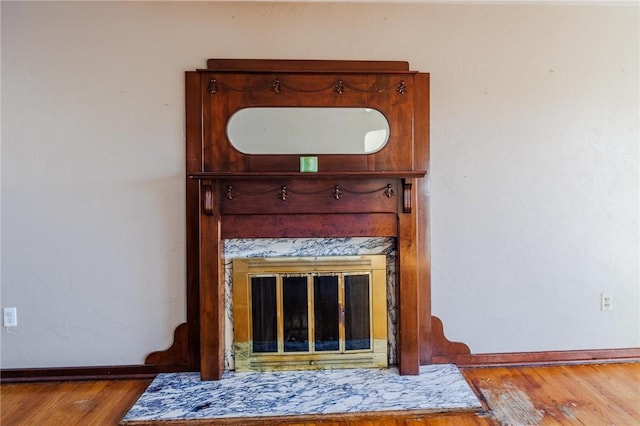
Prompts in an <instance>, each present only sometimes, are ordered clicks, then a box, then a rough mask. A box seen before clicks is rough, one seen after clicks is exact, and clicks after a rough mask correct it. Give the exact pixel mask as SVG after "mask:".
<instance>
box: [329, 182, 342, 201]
mask: <svg viewBox="0 0 640 426" xmlns="http://www.w3.org/2000/svg"><path fill="white" fill-rule="evenodd" d="M331 196H332V197H333V198H335V199H336V200H339V199H340V198H342V191H340V185H336V186H334V187H333V192H332V193H331Z"/></svg>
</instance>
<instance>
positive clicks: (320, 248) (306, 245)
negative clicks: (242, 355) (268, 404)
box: [223, 237, 397, 370]
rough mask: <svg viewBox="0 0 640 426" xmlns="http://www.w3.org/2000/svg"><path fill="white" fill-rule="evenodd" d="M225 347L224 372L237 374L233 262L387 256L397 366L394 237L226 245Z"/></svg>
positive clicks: (391, 351)
mask: <svg viewBox="0 0 640 426" xmlns="http://www.w3.org/2000/svg"><path fill="white" fill-rule="evenodd" d="M223 247H224V248H223V259H224V278H225V279H224V283H225V292H224V293H225V296H224V312H225V327H224V329H225V345H224V368H225V370H233V369H234V366H235V363H234V353H233V282H232V260H233V259H235V258H241V257H277V256H298V257H303V256H353V255H369V254H383V255H385V256H386V264H387V274H386V275H387V359H388V362H389V365H395V364H396V332H397V306H396V284H395V283H396V279H395V271H396V266H395V262H396V244H395V238H390V237H344V238H239V239H227V240H224V241H223Z"/></svg>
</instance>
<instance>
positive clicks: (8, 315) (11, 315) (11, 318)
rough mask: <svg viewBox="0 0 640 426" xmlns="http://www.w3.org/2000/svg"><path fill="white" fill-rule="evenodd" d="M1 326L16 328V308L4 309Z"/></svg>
mask: <svg viewBox="0 0 640 426" xmlns="http://www.w3.org/2000/svg"><path fill="white" fill-rule="evenodd" d="M3 324H4V326H5V327H17V326H18V310H17V309H16V308H4V322H3Z"/></svg>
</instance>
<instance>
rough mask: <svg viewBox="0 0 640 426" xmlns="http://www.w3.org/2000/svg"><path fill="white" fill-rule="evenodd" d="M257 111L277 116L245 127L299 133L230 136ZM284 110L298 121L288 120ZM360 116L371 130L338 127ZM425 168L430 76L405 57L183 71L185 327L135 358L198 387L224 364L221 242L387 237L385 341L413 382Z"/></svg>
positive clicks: (422, 295)
mask: <svg viewBox="0 0 640 426" xmlns="http://www.w3.org/2000/svg"><path fill="white" fill-rule="evenodd" d="M265 110H269V112H272V113H273V115H270V117H277V118H275V119H273V118H272V119H266V120H264V121H261V122H260V124H259V125H258V126H256V129H257V130H260V129H263V127H264V126H271V125H273V126H272V127H275V128H276V130H278V131H280V130H282V129H289V127H290V126H288V124H295V126H291V127H296V128H297V129H298V130H302V131H303V133H302V134H300V133H295V136H292V137H291V138H289V136H290V135H288V134H287V135H284V136H282V134H279V135H277V136H275V137H274V136H273V134H269V137H268V138H267V137H266V136H265V135H263V133H261V132H257V133H251V134H250V135H249V136H247V135H246V134H245V133H244V132H243V131H242V132H240V135H238V134H237V129H238V128H240V129H243V130H244V129H245V128H246V127H247V126H248V125H247V124H246V122H243V120H245V119H246V117H255V116H256V115H262V112H264V111H265ZM240 111H244V112H246V114H245V113H243V114H237V113H238V112H240ZM294 111H295V112H296V115H295V116H298V115H297V113H303V115H304V118H301V119H298V118H295V119H294V118H291V123H289V122H288V121H289V119H288V118H287V117H289V116H290V113H291V112H294ZM319 112H322V113H324V112H329V113H330V114H328V115H330V116H331V117H332V118H331V120H332V121H329V122H328V124H325V123H324V122H323V120H324V119H323V118H321V117H320V116H322V117H324V116H325V114H319ZM372 112H373V113H374V114H371V113H372ZM316 113H317V115H318V116H317V117H314V114H316ZM310 114H311V115H310ZM365 116H366V117H373V116H375V117H373V119H374V121H375V122H376V124H373V126H374V127H373V128H371V129H365V130H362V129H356V130H355V131H354V130H353V129H350V128H347V127H343V126H347V125H348V122H350V121H354V120H358V119H357V117H365ZM291 117H294V115H291ZM345 118H348V119H346V120H345ZM380 118H382V121H384V122H385V123H384V125H382V126H380V125H379V124H378V123H377V121H379V119H380ZM238 120H240V121H238ZM294 120H295V122H294ZM231 121H234V126H235V127H234V128H233V129H231V128H230V127H229V125H230V122H231ZM321 121H322V124H323V125H324V127H317V125H318V123H320V122H321ZM367 121H368V118H367ZM249 126H251V125H250V124H249ZM234 129H235V130H234ZM309 129H312V131H311V132H309V131H308V130H309ZM286 131H288V130H286ZM304 131H307V132H306V133H304ZM363 133H364V134H365V136H364V141H362V140H360V141H359V142H358V141H357V138H361V137H362V134H363ZM318 135H320V136H321V137H320V138H317V136H318ZM354 135H355V136H354ZM370 135H375V138H374V139H375V143H370V142H371V138H369V136H370ZM378 135H382V136H380V137H378ZM263 136H265V137H264V138H263ZM342 136H344V137H345V140H342V139H341V138H342ZM236 137H239V138H245V139H247V140H243V141H241V143H240V142H239V141H238V140H236ZM353 137H356V143H355V144H354V143H353V140H352V139H353ZM289 139H290V140H289ZM285 140H288V142H287V143H285ZM266 141H268V142H266ZM245 142H248V144H249V145H248V146H249V147H248V148H247V145H246V144H245ZM363 142H364V143H363ZM428 164H429V75H428V74H424V73H419V72H415V71H411V70H409V66H408V63H406V62H400V61H286V60H285V61H279V60H234V59H212V60H209V61H208V62H207V68H206V69H203V70H197V71H189V72H187V73H186V174H187V182H186V222H187V223H186V227H187V247H186V249H187V250H186V251H187V323H186V324H185V325H184V326H183V327H180V328H179V329H177V330H176V337H175V340H174V346H173V347H172V348H170V349H168V350H167V351H165V353H161V354H157V355H155V354H151V355H150V356H149V357H148V358H147V361H148V362H151V363H156V364H157V363H162V362H175V361H174V360H176V359H178V360H179V362H181V363H183V365H184V366H185V367H184V368H190V369H191V368H196V369H198V370H199V371H200V373H201V377H202V379H204V380H211V379H219V378H220V377H221V376H222V373H223V372H224V370H225V369H228V368H230V367H231V365H230V364H231V362H230V361H228V359H229V353H227V352H229V349H228V347H229V345H228V341H227V339H225V335H227V336H228V334H229V328H230V326H229V324H228V323H227V316H228V314H227V312H228V311H227V305H228V304H229V303H230V302H229V301H228V300H226V298H227V297H228V296H229V294H228V292H226V291H225V262H226V261H227V260H226V259H225V255H224V249H223V244H225V241H229V240H244V239H279V238H285V239H287V238H291V239H306V238H309V239H327V238H329V239H331V238H336V239H341V238H389V239H393V240H394V242H395V250H396V255H397V257H396V260H395V262H394V263H395V267H396V271H395V280H396V283H395V285H396V289H395V293H396V296H397V304H396V306H397V311H396V312H397V319H396V323H395V324H396V327H397V331H396V333H395V337H394V336H391V335H389V336H388V337H389V340H390V341H391V339H393V338H395V340H396V341H397V344H396V348H395V349H396V350H395V351H394V356H395V357H396V359H395V361H396V364H397V365H398V369H399V371H400V373H401V374H418V373H419V367H420V364H421V363H423V364H424V363H431V360H432V356H433V347H432V346H431V343H432V334H431V332H432V318H431V310H430V256H429V244H428V242H429V204H428V200H429V184H428V174H427V169H428ZM319 255H321V254H318V253H311V254H309V256H319ZM278 344H280V341H279V343H278ZM388 352H390V351H388ZM166 360H170V361H166Z"/></svg>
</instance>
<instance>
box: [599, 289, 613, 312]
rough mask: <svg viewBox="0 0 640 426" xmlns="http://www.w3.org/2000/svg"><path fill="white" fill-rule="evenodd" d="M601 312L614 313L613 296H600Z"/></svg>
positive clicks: (604, 294) (607, 294) (608, 294)
mask: <svg viewBox="0 0 640 426" xmlns="http://www.w3.org/2000/svg"><path fill="white" fill-rule="evenodd" d="M600 310H601V311H613V294H611V293H602V294H601V295H600Z"/></svg>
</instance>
